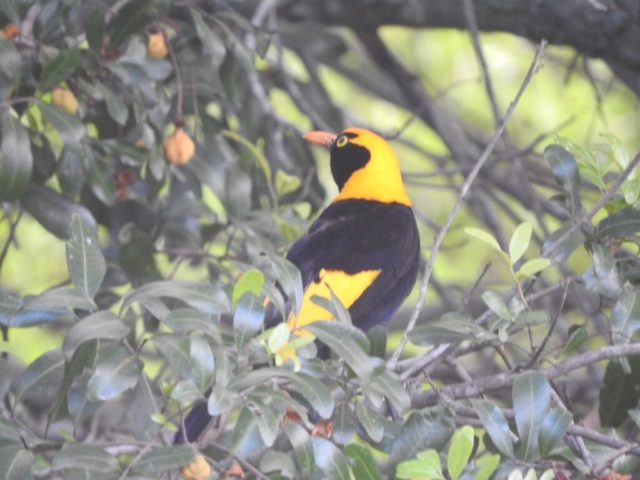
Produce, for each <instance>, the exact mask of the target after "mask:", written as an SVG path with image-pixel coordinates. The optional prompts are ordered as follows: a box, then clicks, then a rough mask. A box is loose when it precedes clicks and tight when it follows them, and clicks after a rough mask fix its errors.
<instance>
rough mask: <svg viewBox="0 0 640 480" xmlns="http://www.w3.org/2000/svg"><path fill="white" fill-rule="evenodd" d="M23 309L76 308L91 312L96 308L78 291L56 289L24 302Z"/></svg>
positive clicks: (90, 300) (63, 288) (92, 302)
mask: <svg viewBox="0 0 640 480" xmlns="http://www.w3.org/2000/svg"><path fill="white" fill-rule="evenodd" d="M24 306H25V308H33V309H43V310H44V309H55V308H72V309H74V308H77V309H80V310H87V311H92V310H96V309H97V308H98V307H97V306H96V304H95V303H94V301H93V300H92V299H90V298H87V296H86V295H85V294H84V292H81V291H80V290H76V289H72V288H66V287H58V288H54V289H52V290H47V291H46V292H44V293H43V294H41V295H38V296H37V297H33V298H31V299H29V301H28V302H25V305H24Z"/></svg>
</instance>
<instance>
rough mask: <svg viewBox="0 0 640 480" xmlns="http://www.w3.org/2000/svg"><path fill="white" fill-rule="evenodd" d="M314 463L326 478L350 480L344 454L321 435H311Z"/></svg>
mask: <svg viewBox="0 0 640 480" xmlns="http://www.w3.org/2000/svg"><path fill="white" fill-rule="evenodd" d="M311 445H313V455H314V457H315V460H316V465H317V466H318V468H320V470H322V471H323V472H324V474H325V476H326V478H331V479H332V480H351V473H350V472H349V463H348V462H347V459H346V457H345V456H344V454H343V453H342V452H341V451H340V450H339V449H338V448H337V447H336V446H335V445H334V444H333V443H331V442H329V441H328V440H325V439H324V438H322V437H311Z"/></svg>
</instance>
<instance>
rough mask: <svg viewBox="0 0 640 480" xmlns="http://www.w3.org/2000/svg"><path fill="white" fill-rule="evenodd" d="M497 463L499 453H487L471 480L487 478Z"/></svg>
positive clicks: (485, 479) (487, 479) (496, 466)
mask: <svg viewBox="0 0 640 480" xmlns="http://www.w3.org/2000/svg"><path fill="white" fill-rule="evenodd" d="M481 461H482V460H481ZM478 463H480V462H478ZM499 463H500V455H497V454H496V455H489V456H488V457H486V456H485V457H484V458H483V461H482V463H481V465H480V469H479V470H478V472H477V473H476V476H475V477H473V480H489V478H490V477H491V475H492V474H493V472H494V471H495V470H496V468H498V464H499Z"/></svg>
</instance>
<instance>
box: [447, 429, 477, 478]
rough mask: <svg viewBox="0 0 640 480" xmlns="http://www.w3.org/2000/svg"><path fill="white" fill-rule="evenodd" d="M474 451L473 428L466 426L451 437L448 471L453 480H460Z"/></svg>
mask: <svg viewBox="0 0 640 480" xmlns="http://www.w3.org/2000/svg"><path fill="white" fill-rule="evenodd" d="M472 451H473V427H471V426H469V425H465V426H464V427H462V428H459V429H458V430H456V431H455V433H454V434H453V436H452V437H451V445H449V453H448V455H447V469H448V470H449V476H450V477H451V480H458V477H460V474H461V473H462V471H463V470H464V467H465V466H466V465H467V462H468V461H469V457H470V456H471V452H472Z"/></svg>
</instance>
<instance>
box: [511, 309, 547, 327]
mask: <svg viewBox="0 0 640 480" xmlns="http://www.w3.org/2000/svg"><path fill="white" fill-rule="evenodd" d="M548 321H549V314H548V313H547V312H545V311H544V310H525V311H524V312H522V313H520V314H519V315H518V316H517V317H516V319H515V320H514V321H513V322H514V323H517V324H520V325H542V324H543V323H547V322H548Z"/></svg>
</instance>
